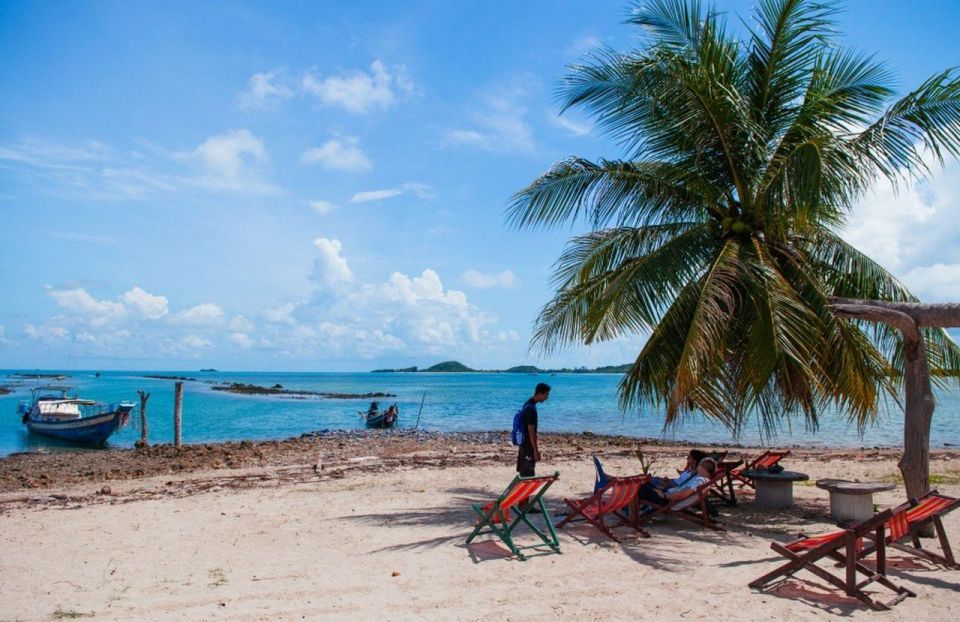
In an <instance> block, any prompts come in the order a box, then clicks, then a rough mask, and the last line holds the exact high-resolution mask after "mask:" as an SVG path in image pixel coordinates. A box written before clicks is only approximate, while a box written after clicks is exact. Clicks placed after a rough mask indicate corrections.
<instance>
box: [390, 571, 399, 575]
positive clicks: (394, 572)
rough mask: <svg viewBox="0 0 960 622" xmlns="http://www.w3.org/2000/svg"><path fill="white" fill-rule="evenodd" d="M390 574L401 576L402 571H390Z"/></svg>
mask: <svg viewBox="0 0 960 622" xmlns="http://www.w3.org/2000/svg"><path fill="white" fill-rule="evenodd" d="M390 576H391V577H399V576H400V571H398V570H394V571H393V572H391V573H390Z"/></svg>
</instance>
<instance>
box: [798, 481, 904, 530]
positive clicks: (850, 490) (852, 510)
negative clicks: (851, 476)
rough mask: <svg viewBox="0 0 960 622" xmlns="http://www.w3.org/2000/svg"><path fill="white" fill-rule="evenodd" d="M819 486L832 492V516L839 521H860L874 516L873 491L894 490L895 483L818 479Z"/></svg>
mask: <svg viewBox="0 0 960 622" xmlns="http://www.w3.org/2000/svg"><path fill="white" fill-rule="evenodd" d="M817 488H822V489H823V490H826V491H828V492H829V493H830V517H831V518H833V520H835V521H837V522H838V523H858V522H860V521H863V520H866V519H868V518H870V517H871V516H873V493H875V492H880V491H881V490H893V489H894V488H896V485H895V484H876V483H873V482H850V481H847V480H843V479H820V480H817Z"/></svg>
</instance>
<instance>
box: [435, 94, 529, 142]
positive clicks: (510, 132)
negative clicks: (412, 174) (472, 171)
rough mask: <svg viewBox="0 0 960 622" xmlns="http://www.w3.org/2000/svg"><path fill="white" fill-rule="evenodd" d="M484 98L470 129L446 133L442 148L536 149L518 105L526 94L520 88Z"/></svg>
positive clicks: (524, 114)
mask: <svg viewBox="0 0 960 622" xmlns="http://www.w3.org/2000/svg"><path fill="white" fill-rule="evenodd" d="M496 92H497V94H496V95H489V96H487V97H486V98H484V100H483V102H484V105H483V108H482V109H481V110H477V111H475V112H474V113H473V114H472V115H471V118H472V121H473V123H472V127H468V128H456V129H453V130H450V131H448V132H447V133H446V134H445V136H444V139H443V144H444V145H448V146H450V145H454V146H455V145H463V146H468V147H477V148H479V149H483V150H486V151H494V152H523V153H526V152H531V151H533V150H534V148H535V147H536V141H535V140H534V138H533V130H532V129H531V128H530V125H529V124H528V123H527V121H526V119H525V117H526V113H527V109H526V107H525V106H523V105H522V104H521V101H522V100H523V99H526V97H527V95H526V92H525V91H524V90H523V89H522V88H520V87H514V88H509V87H501V88H498V89H496Z"/></svg>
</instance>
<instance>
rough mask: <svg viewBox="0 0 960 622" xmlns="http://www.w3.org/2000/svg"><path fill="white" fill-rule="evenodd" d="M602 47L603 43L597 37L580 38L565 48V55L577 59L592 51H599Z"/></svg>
mask: <svg viewBox="0 0 960 622" xmlns="http://www.w3.org/2000/svg"><path fill="white" fill-rule="evenodd" d="M602 45H603V41H601V40H600V38H599V37H596V36H593V35H587V36H585V37H581V38H579V39H577V40H576V41H574V42H573V43H571V44H570V45H569V46H567V49H566V54H567V56H572V57H579V56H582V55H583V54H584V53H586V52H592V51H593V50H596V49H599V48H600V47H601V46H602Z"/></svg>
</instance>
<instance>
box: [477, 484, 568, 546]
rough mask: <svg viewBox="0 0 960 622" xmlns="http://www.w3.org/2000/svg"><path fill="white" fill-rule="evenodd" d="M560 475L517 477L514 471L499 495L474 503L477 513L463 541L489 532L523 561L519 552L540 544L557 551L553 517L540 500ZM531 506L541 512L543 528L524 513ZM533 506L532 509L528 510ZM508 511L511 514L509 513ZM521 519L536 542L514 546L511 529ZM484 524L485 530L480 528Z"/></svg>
mask: <svg viewBox="0 0 960 622" xmlns="http://www.w3.org/2000/svg"><path fill="white" fill-rule="evenodd" d="M559 478H560V473H559V472H557V473H554V474H553V475H545V476H540V477H521V476H519V475H517V476H516V477H515V478H513V481H512V482H510V485H509V486H507V489H506V490H504V491H503V494H501V495H500V496H499V497H497V498H496V499H495V500H494V501H491V502H490V503H488V504H486V505H484V506H482V507H481V506H479V505H474V506H473V511H474V512H476V513H477V516H478V519H477V526H476V527H475V528H474V530H473V533H471V534H470V537H468V538H467V542H466V543H467V544H470V543H471V542H472V541H473V539H474V538H476V537H477V536H478V535H480V534H482V533H492V534H495V535H496V536H497V537H499V538H500V539H501V540H503V543H504V544H506V545H507V547H508V548H509V549H510V551H511V552H512V553H513V554H514V555H516V556H517V557H519V558H520V560H521V561H525V560H526V557H525V556H524V554H523V553H522V552H521V551H523V550H526V549H532V548H538V547H542V546H544V545H546V546H548V547H550V548H551V549H552V550H553V551H554V552H555V553H559V552H560V542H559V541H558V540H557V532H556V531H554V529H553V521H552V520H551V519H550V512H549V511H548V510H547V506H546V504H545V503H544V502H543V493H545V492H547V489H548V488H550V486H552V485H553V483H554V482H555V481H557V479H559ZM534 508H537V509H539V511H540V512H539V513H540V514H541V515H542V516H543V520H544V523H545V528H546V532H547V533H544V532H543V530H541V529H540V528H539V527H537V526H536V525H534V524H533V523H532V522H531V521H530V518H529V517H528V516H527V515H528V514H531V513H533V512H535V511H536V510H534ZM531 510H533V511H531ZM511 512H513V513H515V514H516V516H515V517H511ZM521 522H522V523H524V524H525V525H526V526H527V527H529V528H530V529H531V530H532V531H533V533H535V534H536V535H537V536H538V537H539V538H540V540H541V541H540V542H538V543H537V544H531V545H527V546H518V545H517V544H516V543H515V542H514V541H513V530H514V528H516V527H517V525H518V524H519V523H521ZM484 527H487V528H488V529H487V531H483V529H484Z"/></svg>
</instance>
